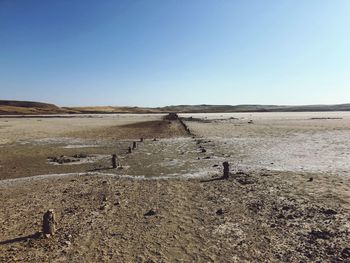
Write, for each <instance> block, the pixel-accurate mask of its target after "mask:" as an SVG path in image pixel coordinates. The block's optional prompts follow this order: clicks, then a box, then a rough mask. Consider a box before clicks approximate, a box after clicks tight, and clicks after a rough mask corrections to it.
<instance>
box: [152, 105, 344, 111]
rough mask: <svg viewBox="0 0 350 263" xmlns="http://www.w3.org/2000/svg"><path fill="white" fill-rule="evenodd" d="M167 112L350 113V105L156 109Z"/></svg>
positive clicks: (203, 106) (216, 106) (193, 106)
mask: <svg viewBox="0 0 350 263" xmlns="http://www.w3.org/2000/svg"><path fill="white" fill-rule="evenodd" d="M156 109H158V110H161V111H165V112H183V113H184V112H188V113H196V112H197V113H201V112H208V113H209V112H212V113H215V112H220V113H224V112H305V111H350V103H348V104H337V105H303V106H282V105H235V106H233V105H206V104H203V105H177V106H166V107H162V108H156Z"/></svg>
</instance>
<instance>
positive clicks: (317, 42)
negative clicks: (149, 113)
mask: <svg viewBox="0 0 350 263" xmlns="http://www.w3.org/2000/svg"><path fill="white" fill-rule="evenodd" d="M0 99H16V100H35V101H45V102H52V103H56V104H58V105H61V106H79V105H138V106H162V105H173V104H204V103H206V104H248V103H249V104H250V103H252V104H317V103H330V104H331V103H345V102H350V1H349V0H275V1H269V0H264V1H261V0H255V1H253V0H241V1H238V0H237V1H235V0H211V1H208V0H147V1H146V0H128V1H126V0H125V1H122V0H119V1H118V0H113V1H108V0H104V1H98V0H94V1H88V0H80V1H78V0H0Z"/></svg>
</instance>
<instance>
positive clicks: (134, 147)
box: [132, 142, 137, 150]
mask: <svg viewBox="0 0 350 263" xmlns="http://www.w3.org/2000/svg"><path fill="white" fill-rule="evenodd" d="M136 147H137V144H136V142H133V143H132V149H133V150H135V149H136Z"/></svg>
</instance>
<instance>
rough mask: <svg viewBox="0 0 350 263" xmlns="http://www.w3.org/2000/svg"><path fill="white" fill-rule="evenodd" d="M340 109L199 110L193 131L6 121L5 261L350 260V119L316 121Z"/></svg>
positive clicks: (123, 121)
mask: <svg viewBox="0 0 350 263" xmlns="http://www.w3.org/2000/svg"><path fill="white" fill-rule="evenodd" d="M333 114H335V113H322V114H320V113H317V114H296V115H297V116H295V115H292V116H291V115H288V114H286V115H283V114H282V115H280V114H277V115H273V114H272V115H271V114H266V115H265V116H264V115H263V114H258V115H257V116H256V115H254V114H253V115H251V114H232V115H226V116H225V115H223V116H222V115H220V114H218V115H210V116H209V115H208V116H200V117H203V119H204V118H205V117H206V118H207V119H211V120H210V121H208V122H202V121H200V122H199V121H187V122H186V124H187V125H188V126H189V128H190V130H191V131H192V133H193V134H194V136H193V137H192V136H188V135H186V133H185V132H184V130H183V128H182V126H181V125H179V123H178V122H176V121H175V122H170V123H169V122H168V121H160V117H159V116H153V115H149V116H147V117H145V116H142V117H140V116H131V117H123V118H121V117H119V116H107V117H103V116H100V117H99V118H78V119H76V118H74V119H41V121H38V120H40V119H21V120H20V119H8V120H7V119H4V120H0V121H1V129H0V132H1V139H2V142H3V143H2V144H1V147H0V165H1V166H0V175H1V179H2V180H0V198H1V200H2V202H1V205H0V261H1V262H15V261H18V262H67V261H69V262H350V247H349V243H350V242H349V241H350V233H349V231H350V218H349V211H350V179H349V172H350V169H349V166H348V163H350V162H349V161H350V160H349V149H350V148H349V147H348V143H349V142H348V141H349V140H348V138H349V137H348V136H347V133H349V129H350V121H349V120H350V118H349V115H347V114H343V115H342V113H336V116H337V118H339V116H340V118H341V119H313V118H316V117H317V118H320V116H321V117H322V118H324V117H327V118H328V117H329V116H330V117H332V118H334V115H333ZM315 115H316V117H314V116H315ZM187 117H188V116H187ZM196 117H198V115H196ZM231 117H235V118H237V119H230V118H231ZM204 120H205V119H204ZM250 120H253V123H252V124H248V121H250ZM45 122H46V123H45ZM140 137H144V138H146V140H145V141H144V142H143V143H141V142H138V145H137V149H135V150H134V151H133V152H132V153H131V154H127V153H126V152H127V147H128V146H129V145H130V144H131V143H132V141H134V140H138V139H139V138H140ZM154 137H156V138H158V140H157V141H153V138H154ZM112 153H117V154H118V157H119V160H120V162H121V164H122V167H123V168H122V169H111V162H110V156H111V154H112ZM317 153H319V154H318V155H317ZM341 153H344V154H341ZM61 155H64V156H68V157H72V156H76V155H78V156H84V155H87V156H88V157H87V158H80V159H79V158H78V159H79V162H77V163H65V164H57V163H56V164H55V163H50V162H49V160H48V157H49V156H51V157H59V156H61ZM339 156H341V157H339ZM223 161H229V162H230V164H231V170H232V172H231V177H230V179H229V180H220V176H221V174H222V167H221V164H222V162H223ZM14 167H15V168H14ZM301 168H303V169H301ZM38 175H42V176H38ZM49 208H53V209H54V210H55V212H56V214H57V227H58V230H57V233H56V235H55V236H54V237H52V238H48V239H45V238H42V237H39V235H37V234H36V233H37V232H38V231H41V220H42V216H43V214H44V212H45V211H46V210H47V209H49ZM150 209H153V210H154V211H155V214H154V215H151V216H147V215H145V214H146V213H147V212H148V211H149V210H150Z"/></svg>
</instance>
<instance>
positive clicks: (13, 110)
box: [0, 100, 350, 115]
mask: <svg viewBox="0 0 350 263" xmlns="http://www.w3.org/2000/svg"><path fill="white" fill-rule="evenodd" d="M305 111H350V103H348V104H336V105H303V106H282V105H206V104H202V105H175V106H166V107H156V108H142V107H114V106H97V107H58V106H56V105H54V104H49V103H42V102H33V101H12V100H0V115H46V114H48V115H52V114H110V113H167V112H178V113H219V112H220V113H224V112H305Z"/></svg>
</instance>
